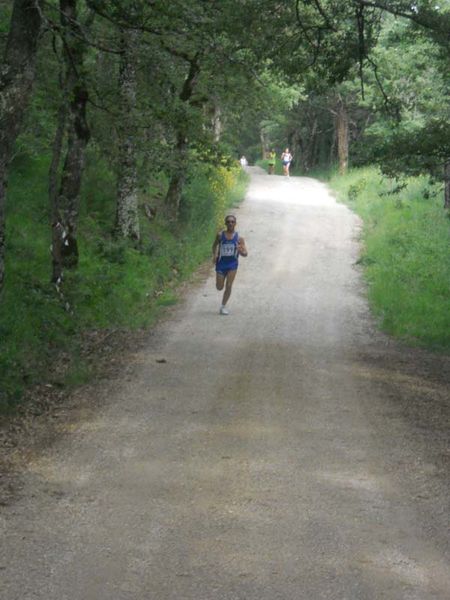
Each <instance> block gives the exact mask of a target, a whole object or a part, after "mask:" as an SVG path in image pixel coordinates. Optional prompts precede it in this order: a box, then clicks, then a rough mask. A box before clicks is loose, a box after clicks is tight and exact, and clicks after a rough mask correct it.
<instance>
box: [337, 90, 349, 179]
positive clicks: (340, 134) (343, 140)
mask: <svg viewBox="0 0 450 600" xmlns="http://www.w3.org/2000/svg"><path fill="white" fill-rule="evenodd" d="M336 139H337V147H338V158H339V173H340V174H341V175H345V173H346V172H347V168H348V114H347V110H346V108H345V106H344V103H343V101H342V98H339V103H338V108H337V113H336Z"/></svg>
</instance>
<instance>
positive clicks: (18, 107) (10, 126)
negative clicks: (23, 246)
mask: <svg viewBox="0 0 450 600" xmlns="http://www.w3.org/2000/svg"><path fill="white" fill-rule="evenodd" d="M41 25H42V19H41V9H40V6H39V2H38V1H37V0H15V1H14V5H13V11H12V16H11V22H10V28H9V33H8V39H7V42H6V48H5V52H4V56H3V63H2V65H1V68H0V291H1V289H2V287H3V281H4V277H5V266H4V257H5V211H6V186H7V175H8V166H9V163H10V161H11V158H12V155H13V151H14V143H15V141H16V138H17V135H18V134H19V131H20V127H21V124H22V120H23V116H24V113H25V110H26V108H27V106H28V102H29V99H30V95H31V90H32V87H33V82H34V79H35V65H36V51H37V43H38V38H39V33H40V30H41Z"/></svg>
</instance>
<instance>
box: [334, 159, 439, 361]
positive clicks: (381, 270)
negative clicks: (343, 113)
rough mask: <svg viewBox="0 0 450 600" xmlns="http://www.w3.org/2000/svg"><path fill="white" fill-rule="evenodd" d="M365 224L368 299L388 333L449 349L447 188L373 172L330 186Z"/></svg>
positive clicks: (338, 180)
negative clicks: (444, 191) (444, 195)
mask: <svg viewBox="0 0 450 600" xmlns="http://www.w3.org/2000/svg"><path fill="white" fill-rule="evenodd" d="M328 184H329V185H330V187H331V188H332V189H333V190H335V191H336V192H337V194H338V198H339V200H341V201H342V202H345V203H346V204H347V205H348V206H349V207H350V208H352V209H353V210H354V211H355V212H356V213H357V214H358V215H359V216H361V217H362V219H363V221H364V230H363V243H364V247H363V254H362V256H361V259H360V261H361V263H362V265H363V266H364V270H365V276H366V279H367V281H368V284H369V301H370V304H371V307H372V309H373V311H374V313H375V315H376V316H377V317H378V319H379V321H380V324H381V327H382V329H383V330H385V331H386V332H388V333H390V334H392V335H394V336H396V337H398V338H401V339H403V340H404V341H406V342H408V343H410V344H415V345H420V346H424V347H428V348H431V349H433V350H437V351H443V352H449V351H450V219H449V215H448V213H447V212H446V211H445V210H444V209H443V208H442V186H440V185H437V184H430V182H429V180H428V179H427V178H425V177H414V178H407V179H403V180H402V181H395V180H391V179H389V178H386V177H384V176H382V175H381V173H380V172H379V171H378V170H377V169H375V168H363V169H361V168H360V169H353V170H351V171H350V172H349V173H348V174H347V175H345V176H339V175H337V174H335V175H332V176H331V178H330V179H329V181H328Z"/></svg>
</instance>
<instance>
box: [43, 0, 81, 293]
mask: <svg viewBox="0 0 450 600" xmlns="http://www.w3.org/2000/svg"><path fill="white" fill-rule="evenodd" d="M60 14H61V25H62V31H63V44H64V62H65V69H66V77H65V81H64V99H63V102H67V151H66V156H65V159H64V164H63V168H62V174H61V183H60V187H59V193H58V194H57V196H56V200H55V203H54V210H53V222H52V228H53V235H52V239H53V244H52V263H53V274H52V280H53V281H54V282H58V281H60V280H61V279H62V276H63V271H64V269H65V268H74V267H76V266H77V265H78V242H77V226H78V214H79V201H80V188H81V181H82V176H83V170H84V166H85V151H86V146H87V144H88V142H89V137H90V132H89V128H88V125H87V121H86V104H87V100H88V92H87V89H86V84H85V81H84V76H83V71H84V65H83V56H84V52H85V42H84V38H83V36H82V35H81V34H80V31H79V29H80V27H79V24H78V22H77V0H60Z"/></svg>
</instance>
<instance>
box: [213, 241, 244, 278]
mask: <svg viewBox="0 0 450 600" xmlns="http://www.w3.org/2000/svg"><path fill="white" fill-rule="evenodd" d="M238 242H239V234H238V232H237V231H236V233H235V234H234V235H233V237H232V238H231V240H229V239H227V237H226V235H225V231H222V233H221V234H220V245H219V256H218V258H217V262H216V271H217V272H218V273H226V272H227V271H234V270H236V269H237V268H238V256H239V250H238Z"/></svg>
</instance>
